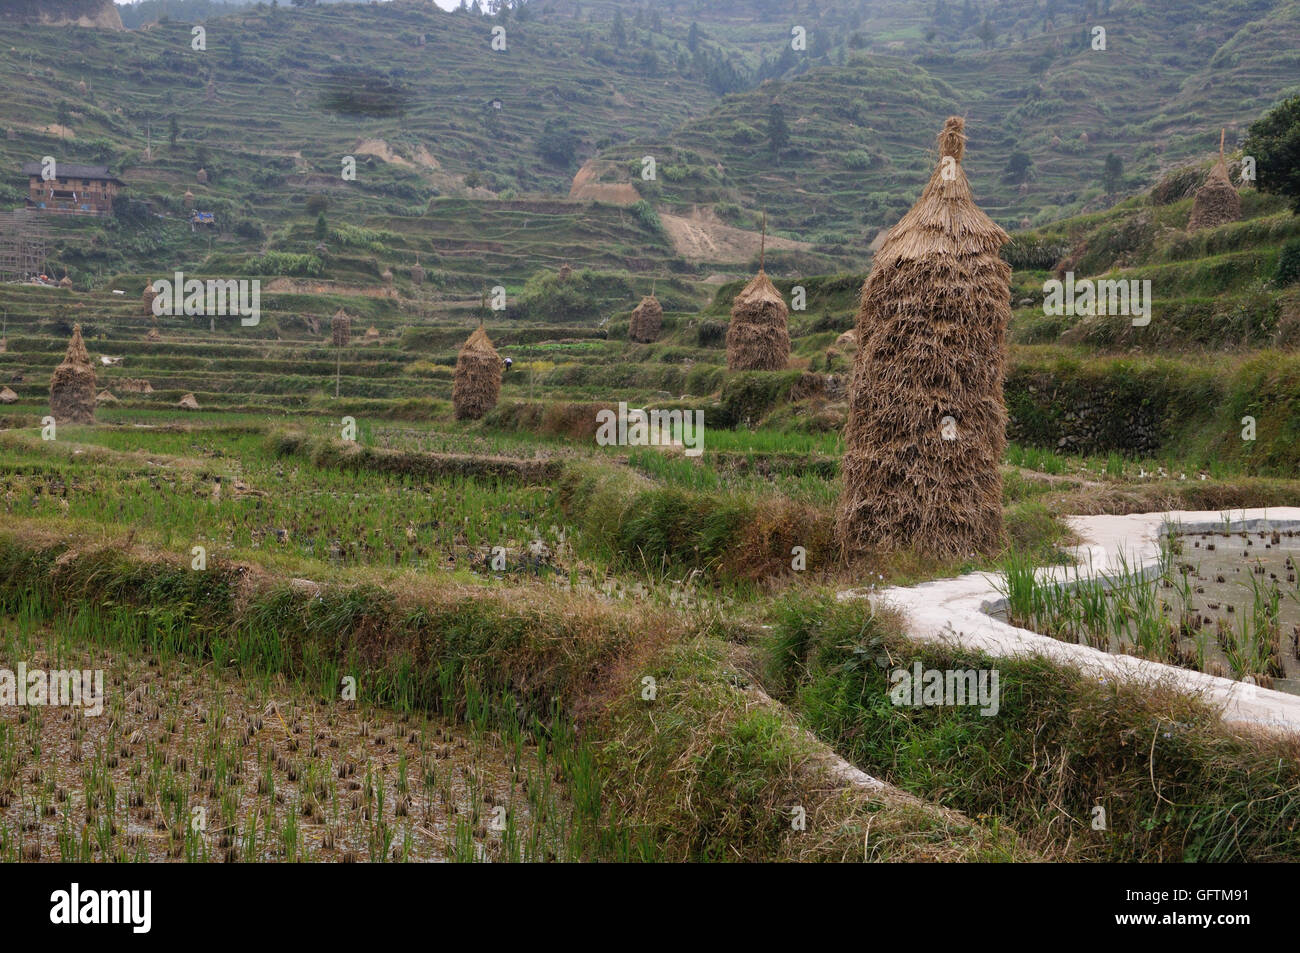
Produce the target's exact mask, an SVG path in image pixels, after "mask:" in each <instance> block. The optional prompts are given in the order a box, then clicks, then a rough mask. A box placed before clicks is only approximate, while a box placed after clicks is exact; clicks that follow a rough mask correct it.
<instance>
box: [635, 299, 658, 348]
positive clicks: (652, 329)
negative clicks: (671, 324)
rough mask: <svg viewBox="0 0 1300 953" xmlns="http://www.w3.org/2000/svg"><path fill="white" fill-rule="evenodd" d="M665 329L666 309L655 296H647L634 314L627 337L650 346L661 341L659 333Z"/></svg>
mask: <svg viewBox="0 0 1300 953" xmlns="http://www.w3.org/2000/svg"><path fill="white" fill-rule="evenodd" d="M663 327H664V309H663V306H662V305H661V304H660V303H659V299H658V298H656V297H655V296H654V295H646V296H645V297H644V298H642V299H641V303H640V304H639V305H637V306H636V310H635V311H633V312H632V321H631V323H630V324H629V325H628V329H627V336H628V338H629V339H630V340H633V341H636V342H638V343H640V344H650V343H652V342H654V341H657V340H659V333H660V332H661V331H662V330H663Z"/></svg>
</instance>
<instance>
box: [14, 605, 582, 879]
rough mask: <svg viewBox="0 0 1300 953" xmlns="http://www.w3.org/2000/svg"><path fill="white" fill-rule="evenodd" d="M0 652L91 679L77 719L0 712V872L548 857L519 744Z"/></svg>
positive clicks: (128, 660)
mask: <svg viewBox="0 0 1300 953" xmlns="http://www.w3.org/2000/svg"><path fill="white" fill-rule="evenodd" d="M0 649H3V653H2V655H0V669H7V670H10V671H13V670H16V668H17V665H18V662H19V661H21V662H22V663H23V664H24V667H25V669H26V670H28V671H34V670H37V671H38V670H45V671H53V670H68V669H87V670H100V671H102V672H103V681H102V686H103V697H102V698H99V699H85V700H83V701H84V702H85V704H83V705H82V706H60V707H54V706H30V705H24V706H18V705H12V704H5V705H2V706H0V860H4V861H12V860H19V859H21V860H27V861H36V860H40V861H58V860H65V861H66V860H76V861H83V862H84V861H106V860H132V861H159V860H188V861H308V860H310V861H341V862H353V861H378V860H396V861H446V860H464V861H473V860H510V859H519V860H525V859H527V860H550V859H556V858H557V857H562V856H563V853H562V851H563V841H564V824H565V814H566V808H565V802H564V798H563V794H562V792H561V790H560V789H559V787H558V785H557V783H556V775H557V772H556V770H555V767H554V765H553V764H551V763H548V762H547V760H546V758H545V756H544V755H541V756H539V753H538V751H537V750H536V749H535V748H534V747H532V746H531V745H529V744H527V743H526V742H525V741H524V740H523V739H522V738H521V737H516V738H514V739H511V738H503V737H502V736H500V735H499V734H497V733H496V732H491V731H483V730H476V729H475V728H473V727H467V726H458V725H453V724H451V723H450V722H448V721H446V720H444V719H442V718H439V717H429V716H427V715H425V714H422V713H399V712H394V711H390V710H386V709H377V708H368V707H359V706H358V705H356V704H355V703H354V702H349V701H341V700H329V701H324V700H321V699H320V698H318V697H313V694H312V693H309V692H307V691H305V690H304V689H303V688H302V687H301V686H294V685H291V684H288V683H286V682H284V681H283V680H282V679H279V678H270V677H265V676H257V677H254V678H251V679H247V678H241V677H239V676H238V675H237V674H236V673H234V671H233V670H217V669H216V668H214V665H213V663H212V662H209V663H207V664H203V665H199V664H196V663H194V662H192V661H188V660H178V659H174V658H166V659H160V658H159V657H157V656H156V655H150V656H145V657H138V658H137V657H132V656H127V655H123V654H119V653H114V652H109V651H101V650H98V649H96V650H95V651H94V652H93V653H91V652H84V653H82V652H78V651H75V650H72V651H69V647H68V644H67V642H66V640H63V641H61V640H60V639H59V638H58V637H57V636H56V635H54V634H53V633H52V632H51V631H50V630H49V629H48V628H34V627H32V626H31V625H30V624H23V625H19V624H18V623H17V622H15V620H13V619H0ZM363 689H364V686H363ZM91 703H93V705H101V703H102V705H101V707H102V713H101V714H98V715H94V714H91V713H90V712H91V711H92V710H93V705H92V704H91Z"/></svg>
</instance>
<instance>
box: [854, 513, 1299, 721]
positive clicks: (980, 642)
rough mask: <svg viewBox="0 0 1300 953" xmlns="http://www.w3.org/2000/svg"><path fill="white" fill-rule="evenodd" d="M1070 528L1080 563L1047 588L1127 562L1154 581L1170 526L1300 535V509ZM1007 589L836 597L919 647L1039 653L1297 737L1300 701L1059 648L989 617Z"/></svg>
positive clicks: (986, 582)
mask: <svg viewBox="0 0 1300 953" xmlns="http://www.w3.org/2000/svg"><path fill="white" fill-rule="evenodd" d="M1068 520H1069V522H1070V525H1071V527H1072V528H1073V529H1074V531H1075V533H1076V534H1077V535H1078V536H1079V538H1080V539H1082V540H1084V543H1083V544H1082V545H1080V546H1079V547H1078V548H1077V549H1076V550H1075V555H1076V557H1077V558H1078V561H1079V565H1078V567H1077V569H1076V567H1052V568H1050V569H1043V570H1039V578H1040V579H1043V580H1044V581H1046V580H1048V579H1056V580H1057V581H1058V582H1061V583H1067V582H1073V581H1074V580H1075V578H1076V572H1077V573H1078V576H1079V577H1081V578H1088V577H1089V576H1091V575H1098V574H1101V573H1108V574H1115V573H1117V572H1118V571H1119V570H1120V569H1121V560H1120V556H1121V554H1122V555H1123V558H1124V560H1125V561H1126V562H1127V565H1128V568H1129V570H1130V571H1131V572H1137V571H1139V570H1140V571H1141V572H1144V573H1147V574H1151V573H1154V572H1156V571H1158V568H1159V563H1160V535H1161V532H1162V530H1163V528H1164V526H1165V525H1166V524H1169V523H1173V524H1175V525H1177V526H1178V527H1179V532H1181V533H1202V532H1209V531H1222V530H1224V529H1225V528H1227V529H1228V530H1229V531H1230V532H1243V531H1251V532H1258V531H1261V530H1263V531H1266V532H1267V531H1270V530H1280V531H1281V530H1288V529H1300V507H1294V506H1282V507H1271V508H1268V509H1244V510H1225V511H1218V512H1215V511H1210V510H1199V511H1198V510H1175V511H1171V512H1167V513H1137V514H1132V515H1128V516H1072V517H1068ZM1225 521H1227V524H1228V525H1227V526H1226V527H1225ZM1000 581H1001V574H1000V573H970V574H968V575H965V576H958V577H957V578H955V579H939V580H935V581H934V582H927V583H922V584H921V585H919V586H911V587H909V588H899V587H894V588H890V589H884V590H881V591H874V590H870V589H850V590H846V591H844V592H841V593H840V594H839V598H840V599H863V598H865V599H868V600H869V601H870V602H871V605H872V608H873V609H874V608H875V607H877V606H888V607H890V608H895V609H898V610H900V611H901V612H902V614H903V616H904V619H905V622H906V626H907V634H908V635H909V636H910V637H911V638H914V639H917V640H919V641H923V642H944V643H956V644H958V645H961V646H964V647H966V648H970V649H977V650H979V651H982V652H986V653H987V654H989V655H991V656H994V657H1010V656H1017V655H1026V654H1032V655H1039V656H1042V657H1044V658H1047V659H1049V660H1051V661H1053V662H1061V663H1065V664H1068V665H1071V666H1073V667H1075V668H1078V669H1080V670H1081V671H1083V672H1085V673H1087V674H1091V675H1095V676H1096V677H1098V678H1100V679H1107V678H1116V679H1123V680H1125V681H1133V682H1142V683H1147V684H1151V683H1160V684H1163V685H1166V686H1168V687H1170V688H1172V689H1174V690H1176V691H1180V692H1184V693H1187V694H1193V695H1197V696H1200V697H1201V698H1203V699H1204V700H1205V701H1207V702H1209V703H1210V704H1213V705H1217V706H1218V707H1220V708H1221V709H1222V713H1223V719H1224V721H1228V722H1239V723H1246V724H1252V725H1259V726H1264V727H1271V728H1275V729H1279V730H1282V731H1287V732H1300V695H1291V694H1288V693H1286V692H1278V691H1273V690H1271V689H1265V688H1259V687H1257V686H1254V685H1249V684H1246V683H1242V682H1238V681H1234V680H1232V679H1229V678H1219V677H1218V676H1215V675H1206V674H1205V673H1203V672H1197V671H1193V670H1191V669H1186V668H1179V667H1177V666H1173V665H1165V664H1163V663H1161V662H1149V661H1146V660H1145V659H1139V658H1134V657H1133V656H1131V655H1114V654H1111V653H1109V652H1104V651H1102V650H1100V649H1094V648H1091V647H1089V646H1086V645H1076V644H1073V643H1070V642H1062V641H1061V640H1059V639H1053V638H1051V637H1050V636H1045V635H1039V634H1038V633H1036V632H1030V631H1029V630H1027V629H1021V628H1018V627H1016V626H1013V625H1008V624H1007V623H1005V622H1002V621H1000V620H999V619H996V618H994V617H993V616H991V615H989V614H988V613H989V612H996V611H998V610H1000V609H1003V608H1005V605H1006V601H1005V599H1004V598H1003V597H1002V595H1001V593H1000V592H999V591H998V587H997V584H998V583H999V582H1000Z"/></svg>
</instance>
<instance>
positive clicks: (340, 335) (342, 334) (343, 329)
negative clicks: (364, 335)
mask: <svg viewBox="0 0 1300 953" xmlns="http://www.w3.org/2000/svg"><path fill="white" fill-rule="evenodd" d="M330 336H331V339H332V340H333V342H334V346H335V347H347V346H348V342H349V341H351V340H352V319H351V318H349V317H348V316H347V314H345V313H344V311H343V309H342V308H339V310H338V311H336V312H335V314H334V317H333V318H332V319H331V320H330Z"/></svg>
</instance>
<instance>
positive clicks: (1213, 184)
mask: <svg viewBox="0 0 1300 953" xmlns="http://www.w3.org/2000/svg"><path fill="white" fill-rule="evenodd" d="M1240 218H1241V196H1240V195H1238V194H1237V190H1236V189H1234V188H1233V187H1232V179H1231V178H1229V177H1228V163H1227V161H1226V160H1225V159H1224V157H1223V134H1222V133H1220V135H1219V161H1218V162H1216V163H1214V168H1212V169H1211V170H1210V174H1209V175H1208V176H1207V177H1206V179H1205V184H1204V185H1202V186H1201V187H1200V188H1199V189H1197V190H1196V197H1195V198H1194V199H1192V214H1191V217H1190V218H1188V220H1187V230H1188V231H1189V232H1194V231H1196V230H1197V229H1201V228H1215V227H1216V226H1219V225H1227V224H1228V223H1229V222H1235V221H1237V220H1238V219H1240Z"/></svg>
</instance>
